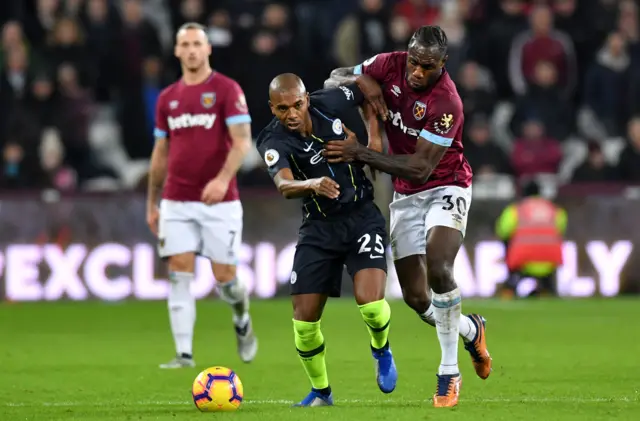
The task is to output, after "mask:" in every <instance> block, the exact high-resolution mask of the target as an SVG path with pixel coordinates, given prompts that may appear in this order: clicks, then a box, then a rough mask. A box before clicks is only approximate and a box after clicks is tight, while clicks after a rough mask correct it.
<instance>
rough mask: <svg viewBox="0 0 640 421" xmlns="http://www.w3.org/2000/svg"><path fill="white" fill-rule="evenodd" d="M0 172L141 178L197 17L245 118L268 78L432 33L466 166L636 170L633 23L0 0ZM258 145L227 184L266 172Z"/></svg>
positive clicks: (516, 0) (556, 12)
mask: <svg viewBox="0 0 640 421" xmlns="http://www.w3.org/2000/svg"><path fill="white" fill-rule="evenodd" d="M1 3H2V4H1V5H0V18H1V24H2V31H1V42H0V69H1V73H0V104H1V107H2V108H1V110H2V112H1V113H0V142H1V145H2V151H3V155H2V157H3V159H2V164H1V166H2V168H1V173H0V188H1V189H3V190H8V189H29V188H36V189H37V188H55V189H58V190H75V189H119V188H136V187H139V186H140V185H142V184H143V183H144V174H145V171H146V165H147V159H148V158H149V155H150V152H151V148H152V146H153V137H152V132H153V124H154V123H153V113H154V107H155V102H156V100H157V97H158V94H159V92H160V91H161V90H162V88H163V87H165V86H166V85H167V84H169V83H171V82H173V81H174V80H176V79H177V78H178V77H179V76H180V68H179V64H178V62H177V60H176V59H175V58H174V57H173V55H172V53H173V41H174V38H173V37H174V31H175V28H177V27H178V26H179V25H181V24H182V23H184V22H187V21H196V22H199V23H202V24H204V25H206V26H207V28H208V34H209V38H210V40H211V43H212V45H213V57H212V64H213V66H214V68H215V69H217V70H219V71H221V72H223V73H226V74H227V75H229V76H231V77H233V78H234V79H236V80H237V81H238V82H239V83H240V84H241V86H242V87H243V88H244V90H245V93H246V96H247V102H248V104H249V107H250V110H251V114H252V116H253V130H254V133H255V134H257V133H258V131H259V130H260V129H261V128H262V127H264V126H265V125H266V124H267V122H268V121H269V120H270V118H271V115H270V112H269V108H268V106H267V86H268V83H269V81H270V80H271V79H272V78H273V76H275V75H276V74H278V73H281V72H288V71H292V72H296V73H298V74H300V75H301V76H302V77H303V79H304V80H305V82H306V83H307V88H308V89H309V90H314V89H319V88H320V87H321V86H322V82H323V81H324V79H325V78H326V77H327V76H328V74H329V72H330V71H331V70H332V69H333V68H335V67H341V66H353V65H355V64H358V63H360V62H361V61H362V60H364V59H367V58H368V57H370V56H372V55H374V54H376V53H379V52H384V51H393V50H403V49H405V48H406V44H407V41H408V39H409V37H410V36H411V34H412V32H413V31H414V30H415V29H417V28H418V27H420V26H421V25H425V24H437V25H440V26H442V27H443V29H444V30H445V31H446V33H447V36H448V38H449V60H448V62H447V69H448V71H449V72H450V74H451V75H452V76H453V78H454V80H455V81H456V82H457V85H458V90H459V92H460V94H461V96H462V98H463V101H464V109H465V117H466V127H465V137H466V138H465V148H466V155H467V158H468V160H469V161H470V163H471V165H472V167H473V169H474V172H475V173H476V174H477V175H478V176H479V177H480V178H487V177H491V176H504V177H509V178H510V179H511V180H516V182H517V180H521V179H523V178H529V177H532V176H537V175H545V176H549V177H551V178H552V179H554V180H556V181H557V182H558V183H568V182H581V181H588V182H601V181H612V182H622V183H638V182H640V25H639V22H638V20H639V7H638V3H637V2H635V1H633V0H579V1H578V0H538V1H536V0H283V1H278V2H275V1H268V0H21V1H3V2H1ZM259 162H260V160H259V159H254V160H251V159H248V161H247V165H245V167H244V169H243V173H242V174H241V177H240V182H241V184H243V185H245V186H246V185H256V184H262V183H268V182H269V180H268V178H267V177H266V176H265V175H264V172H263V171H262V170H261V169H260V168H259V167H260V164H259Z"/></svg>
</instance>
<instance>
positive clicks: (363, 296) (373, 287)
mask: <svg viewBox="0 0 640 421" xmlns="http://www.w3.org/2000/svg"><path fill="white" fill-rule="evenodd" d="M386 282H387V274H386V272H385V271H384V270H381V269H363V270H361V271H359V272H357V273H356V274H355V275H354V277H353V295H354V296H355V299H356V303H358V305H364V304H369V303H372V302H374V301H380V300H382V299H383V298H384V291H385V288H386Z"/></svg>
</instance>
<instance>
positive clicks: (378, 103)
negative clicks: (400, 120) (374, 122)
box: [356, 75, 387, 121]
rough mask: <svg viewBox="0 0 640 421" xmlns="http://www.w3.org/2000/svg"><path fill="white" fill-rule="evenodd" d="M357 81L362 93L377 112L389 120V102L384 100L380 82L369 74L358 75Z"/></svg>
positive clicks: (385, 119)
mask: <svg viewBox="0 0 640 421" xmlns="http://www.w3.org/2000/svg"><path fill="white" fill-rule="evenodd" d="M356 83H357V84H358V88H360V91H362V95H364V97H365V99H366V100H367V101H369V103H370V104H371V106H372V107H373V109H374V110H375V112H376V114H378V115H379V116H380V118H382V120H384V121H387V104H386V103H385V102H384V96H383V95H382V88H380V84H378V82H376V81H375V79H373V78H372V77H371V76H368V75H360V76H358V78H357V79H356Z"/></svg>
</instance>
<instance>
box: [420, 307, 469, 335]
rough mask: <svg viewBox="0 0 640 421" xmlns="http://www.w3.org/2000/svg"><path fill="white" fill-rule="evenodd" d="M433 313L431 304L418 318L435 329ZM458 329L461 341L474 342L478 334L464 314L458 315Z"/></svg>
mask: <svg viewBox="0 0 640 421" xmlns="http://www.w3.org/2000/svg"><path fill="white" fill-rule="evenodd" d="M433 312H434V307H433V304H431V305H429V308H428V309H427V311H425V312H424V313H423V314H420V318H421V319H422V321H424V322H425V323H427V324H430V325H431V326H434V327H435V325H436V319H435V316H434V314H433ZM458 328H459V330H460V336H462V339H463V340H464V341H465V342H470V341H472V340H474V339H475V337H476V334H477V332H478V329H477V328H476V325H475V324H473V322H472V321H471V319H470V318H469V317H467V316H465V315H464V314H460V324H459V326H458Z"/></svg>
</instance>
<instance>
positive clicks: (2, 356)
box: [0, 299, 640, 421]
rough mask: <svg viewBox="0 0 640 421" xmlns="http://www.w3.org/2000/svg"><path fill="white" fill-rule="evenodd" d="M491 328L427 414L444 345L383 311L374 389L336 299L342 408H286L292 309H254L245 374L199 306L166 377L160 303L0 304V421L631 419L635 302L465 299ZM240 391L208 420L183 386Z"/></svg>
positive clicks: (297, 394)
mask: <svg viewBox="0 0 640 421" xmlns="http://www.w3.org/2000/svg"><path fill="white" fill-rule="evenodd" d="M463 310H464V312H465V313H468V312H479V313H481V314H482V315H484V316H485V317H486V318H487V319H488V325H487V327H488V332H487V339H488V344H489V350H490V351H491V354H492V356H493V359H494V372H493V373H492V375H491V377H489V379H488V380H486V381H482V380H480V379H478V378H477V377H476V375H475V373H474V371H473V368H472V366H471V363H470V360H469V356H468V354H467V353H466V351H464V349H463V348H462V346H460V350H461V351H460V362H461V370H462V373H463V379H464V380H463V387H462V394H461V401H460V404H459V406H458V407H457V408H455V409H453V410H447V409H433V408H432V407H431V404H430V402H429V399H430V397H431V395H432V394H433V392H434V390H435V384H436V378H435V371H436V369H437V366H438V363H439V358H440V348H439V345H438V342H437V338H436V333H435V330H434V329H433V328H431V327H429V326H426V325H424V324H423V323H422V322H421V321H420V320H419V319H418V317H417V316H415V315H414V314H412V312H411V311H410V310H409V309H408V308H407V307H405V306H404V304H403V303H401V302H394V303H392V311H393V313H392V324H391V326H392V327H391V329H392V330H391V337H390V339H391V344H392V347H393V351H394V354H395V357H396V364H397V366H398V370H399V380H398V387H397V388H396V390H395V392H394V393H392V394H390V395H383V394H382V393H380V392H379V390H378V388H377V386H376V383H375V379H374V369H373V362H372V358H371V355H370V353H369V346H368V335H367V333H366V329H365V327H364V325H363V323H362V320H361V318H360V315H359V313H358V310H357V308H356V306H355V304H354V303H353V302H352V301H351V300H349V299H342V300H334V301H331V302H330V303H329V304H328V306H327V308H326V313H325V317H324V319H323V331H324V335H325V339H326V343H327V352H328V355H327V365H328V370H329V377H330V380H331V385H332V388H333V390H334V397H335V398H336V400H337V402H336V403H337V405H336V406H335V407H333V408H310V409H300V408H290V404H291V403H292V402H293V401H294V400H300V399H302V398H303V397H304V396H305V394H306V393H307V392H308V391H309V387H310V386H309V384H308V381H307V379H306V377H305V376H304V373H303V371H302V366H301V365H300V362H299V361H298V359H297V355H296V352H295V347H294V345H293V332H292V325H291V310H290V304H289V301H287V300H276V301H262V302H254V303H253V304H252V311H253V317H254V324H255V329H256V332H257V334H258V335H259V340H260V351H259V354H258V357H257V359H256V360H255V361H254V362H253V363H251V364H249V365H245V364H243V363H242V362H240V360H239V358H238V357H237V355H236V352H235V337H234V333H233V329H232V326H231V315H230V310H229V309H228V308H227V307H226V306H225V305H224V304H223V303H220V302H216V301H201V302H199V303H198V321H197V327H196V339H195V359H196V361H197V363H198V367H197V368H196V369H184V370H178V371H163V370H160V369H158V368H157V367H158V364H159V363H161V362H165V361H166V360H168V359H169V358H171V357H172V355H173V341H172V339H171V335H170V332H169V324H168V315H167V310H166V304H165V303H162V302H154V303H150V302H145V303H140V302H137V303H134V302H127V303H118V304H104V303H42V304H40V303H39V304H15V303H14V304H0V420H2V421H13V420H44V421H52V420H82V421H94V420H110V421H112V420H191V419H199V420H202V419H205V418H207V419H211V418H223V417H224V418H234V419H238V420H260V421H268V420H274V421H276V420H277V421H288V420H304V421H312V420H327V419H330V420H345V421H347V420H348V421H353V420H367V421H369V420H389V421H395V420H412V421H415V420H436V419H437V420H473V421H476V420H479V419H480V420H492V421H494V420H509V421H513V420H536V421H539V420H544V421H548V420H562V421H572V420H575V421H584V420H605V419H607V420H616V421H621V420H638V419H640V391H639V390H640V380H639V379H640V368H639V367H640V365H639V363H638V356H639V355H640V339H639V336H640V335H639V333H640V327H638V320H640V300H632V299H620V300H589V301H559V300H558V301H556V300H551V301H532V302H528V301H527V302H525V301H517V302H506V303H503V302H497V301H471V300H466V301H463ZM212 365H223V366H227V367H230V368H232V369H234V370H235V371H236V372H237V373H238V375H239V376H240V378H241V379H242V381H243V383H244V388H245V402H244V403H243V405H242V407H241V408H240V410H239V411H237V412H235V413H226V414H203V413H200V412H198V411H197V410H196V408H195V407H194V405H193V402H192V400H191V394H190V388H191V382H192V381H193V379H194V378H195V376H196V374H197V373H198V372H199V371H200V369H203V368H205V367H207V366H212Z"/></svg>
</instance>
